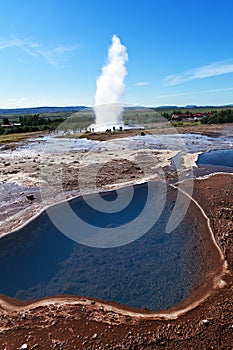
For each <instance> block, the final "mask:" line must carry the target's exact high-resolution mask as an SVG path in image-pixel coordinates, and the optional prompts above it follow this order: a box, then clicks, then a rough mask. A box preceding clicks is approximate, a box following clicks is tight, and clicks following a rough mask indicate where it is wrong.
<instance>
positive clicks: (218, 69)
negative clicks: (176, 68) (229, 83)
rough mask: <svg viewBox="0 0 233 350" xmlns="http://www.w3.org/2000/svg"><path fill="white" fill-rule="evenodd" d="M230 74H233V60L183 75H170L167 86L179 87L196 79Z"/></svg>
mask: <svg viewBox="0 0 233 350" xmlns="http://www.w3.org/2000/svg"><path fill="white" fill-rule="evenodd" d="M229 73H233V60H224V61H219V62H214V63H211V64H209V65H205V66H202V67H199V68H194V69H191V70H188V71H185V72H182V73H178V74H172V75H168V76H167V77H166V78H165V84H166V85H167V86H171V85H178V84H181V83H185V82H187V81H190V80H194V79H203V78H209V77H214V76H217V75H222V74H229Z"/></svg>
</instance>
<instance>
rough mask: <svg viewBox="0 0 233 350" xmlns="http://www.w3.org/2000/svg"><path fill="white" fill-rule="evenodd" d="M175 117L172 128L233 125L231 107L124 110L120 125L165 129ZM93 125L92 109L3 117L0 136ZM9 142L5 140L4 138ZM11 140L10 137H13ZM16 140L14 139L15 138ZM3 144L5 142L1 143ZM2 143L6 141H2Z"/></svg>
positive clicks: (81, 129)
mask: <svg viewBox="0 0 233 350" xmlns="http://www.w3.org/2000/svg"><path fill="white" fill-rule="evenodd" d="M173 114H177V115H178V116H180V118H179V119H177V120H174V121H173V122H172V123H173V125H175V126H182V125H185V126H194V125H199V124H200V123H202V124H219V123H232V122H233V107H228V108H222V107H219V108H218V107H217V108H209V107H203V108H179V109H175V110H173V109H172V108H143V107H138V108H136V107H135V108H125V110H124V112H123V121H124V123H125V124H126V125H134V126H135V125H144V126H146V127H147V128H149V127H155V125H159V127H166V126H167V125H168V124H169V123H166V121H171V120H172V115H173ZM198 114H199V115H201V114H204V115H206V117H204V118H203V117H202V119H201V121H197V120H198V118H197V120H196V121H195V120H194V119H191V118H193V117H194V116H195V115H198ZM94 122H95V116H94V112H93V109H92V108H85V109H82V110H80V111H79V112H73V111H61V112H59V111H53V112H47V111H46V112H45V113H41V114H39V113H35V114H24V115H16V114H3V115H0V124H1V126H0V135H11V134H13V135H15V134H20V133H23V134H27V133H31V132H44V131H49V132H50V131H51V130H61V131H66V132H69V131H71V130H72V132H74V133H84V134H83V135H84V136H86V134H85V131H87V130H88V127H89V126H90V125H91V124H92V123H94ZM8 139H9V138H8ZM13 139H14V137H13ZM17 139H18V137H17ZM4 140H5V139H4ZM4 142H6V141H4Z"/></svg>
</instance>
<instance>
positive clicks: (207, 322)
mask: <svg viewBox="0 0 233 350" xmlns="http://www.w3.org/2000/svg"><path fill="white" fill-rule="evenodd" d="M201 323H202V324H205V325H206V326H208V325H209V323H210V321H209V320H202V321H201Z"/></svg>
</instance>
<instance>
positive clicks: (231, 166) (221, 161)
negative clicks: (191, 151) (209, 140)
mask: <svg viewBox="0 0 233 350" xmlns="http://www.w3.org/2000/svg"><path fill="white" fill-rule="evenodd" d="M198 165H200V166H201V165H212V166H215V167H217V166H218V167H220V168H222V167H226V168H227V171H231V172H232V171H233V149H232V148H231V149H226V150H215V151H210V152H206V153H203V154H201V155H200V156H199V157H198ZM225 170H226V169H225Z"/></svg>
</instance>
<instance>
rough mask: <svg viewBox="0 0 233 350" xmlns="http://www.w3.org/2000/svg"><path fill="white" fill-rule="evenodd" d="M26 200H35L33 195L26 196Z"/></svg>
mask: <svg viewBox="0 0 233 350" xmlns="http://www.w3.org/2000/svg"><path fill="white" fill-rule="evenodd" d="M26 198H27V199H29V200H30V201H33V199H35V196H34V194H27V195H26Z"/></svg>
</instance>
